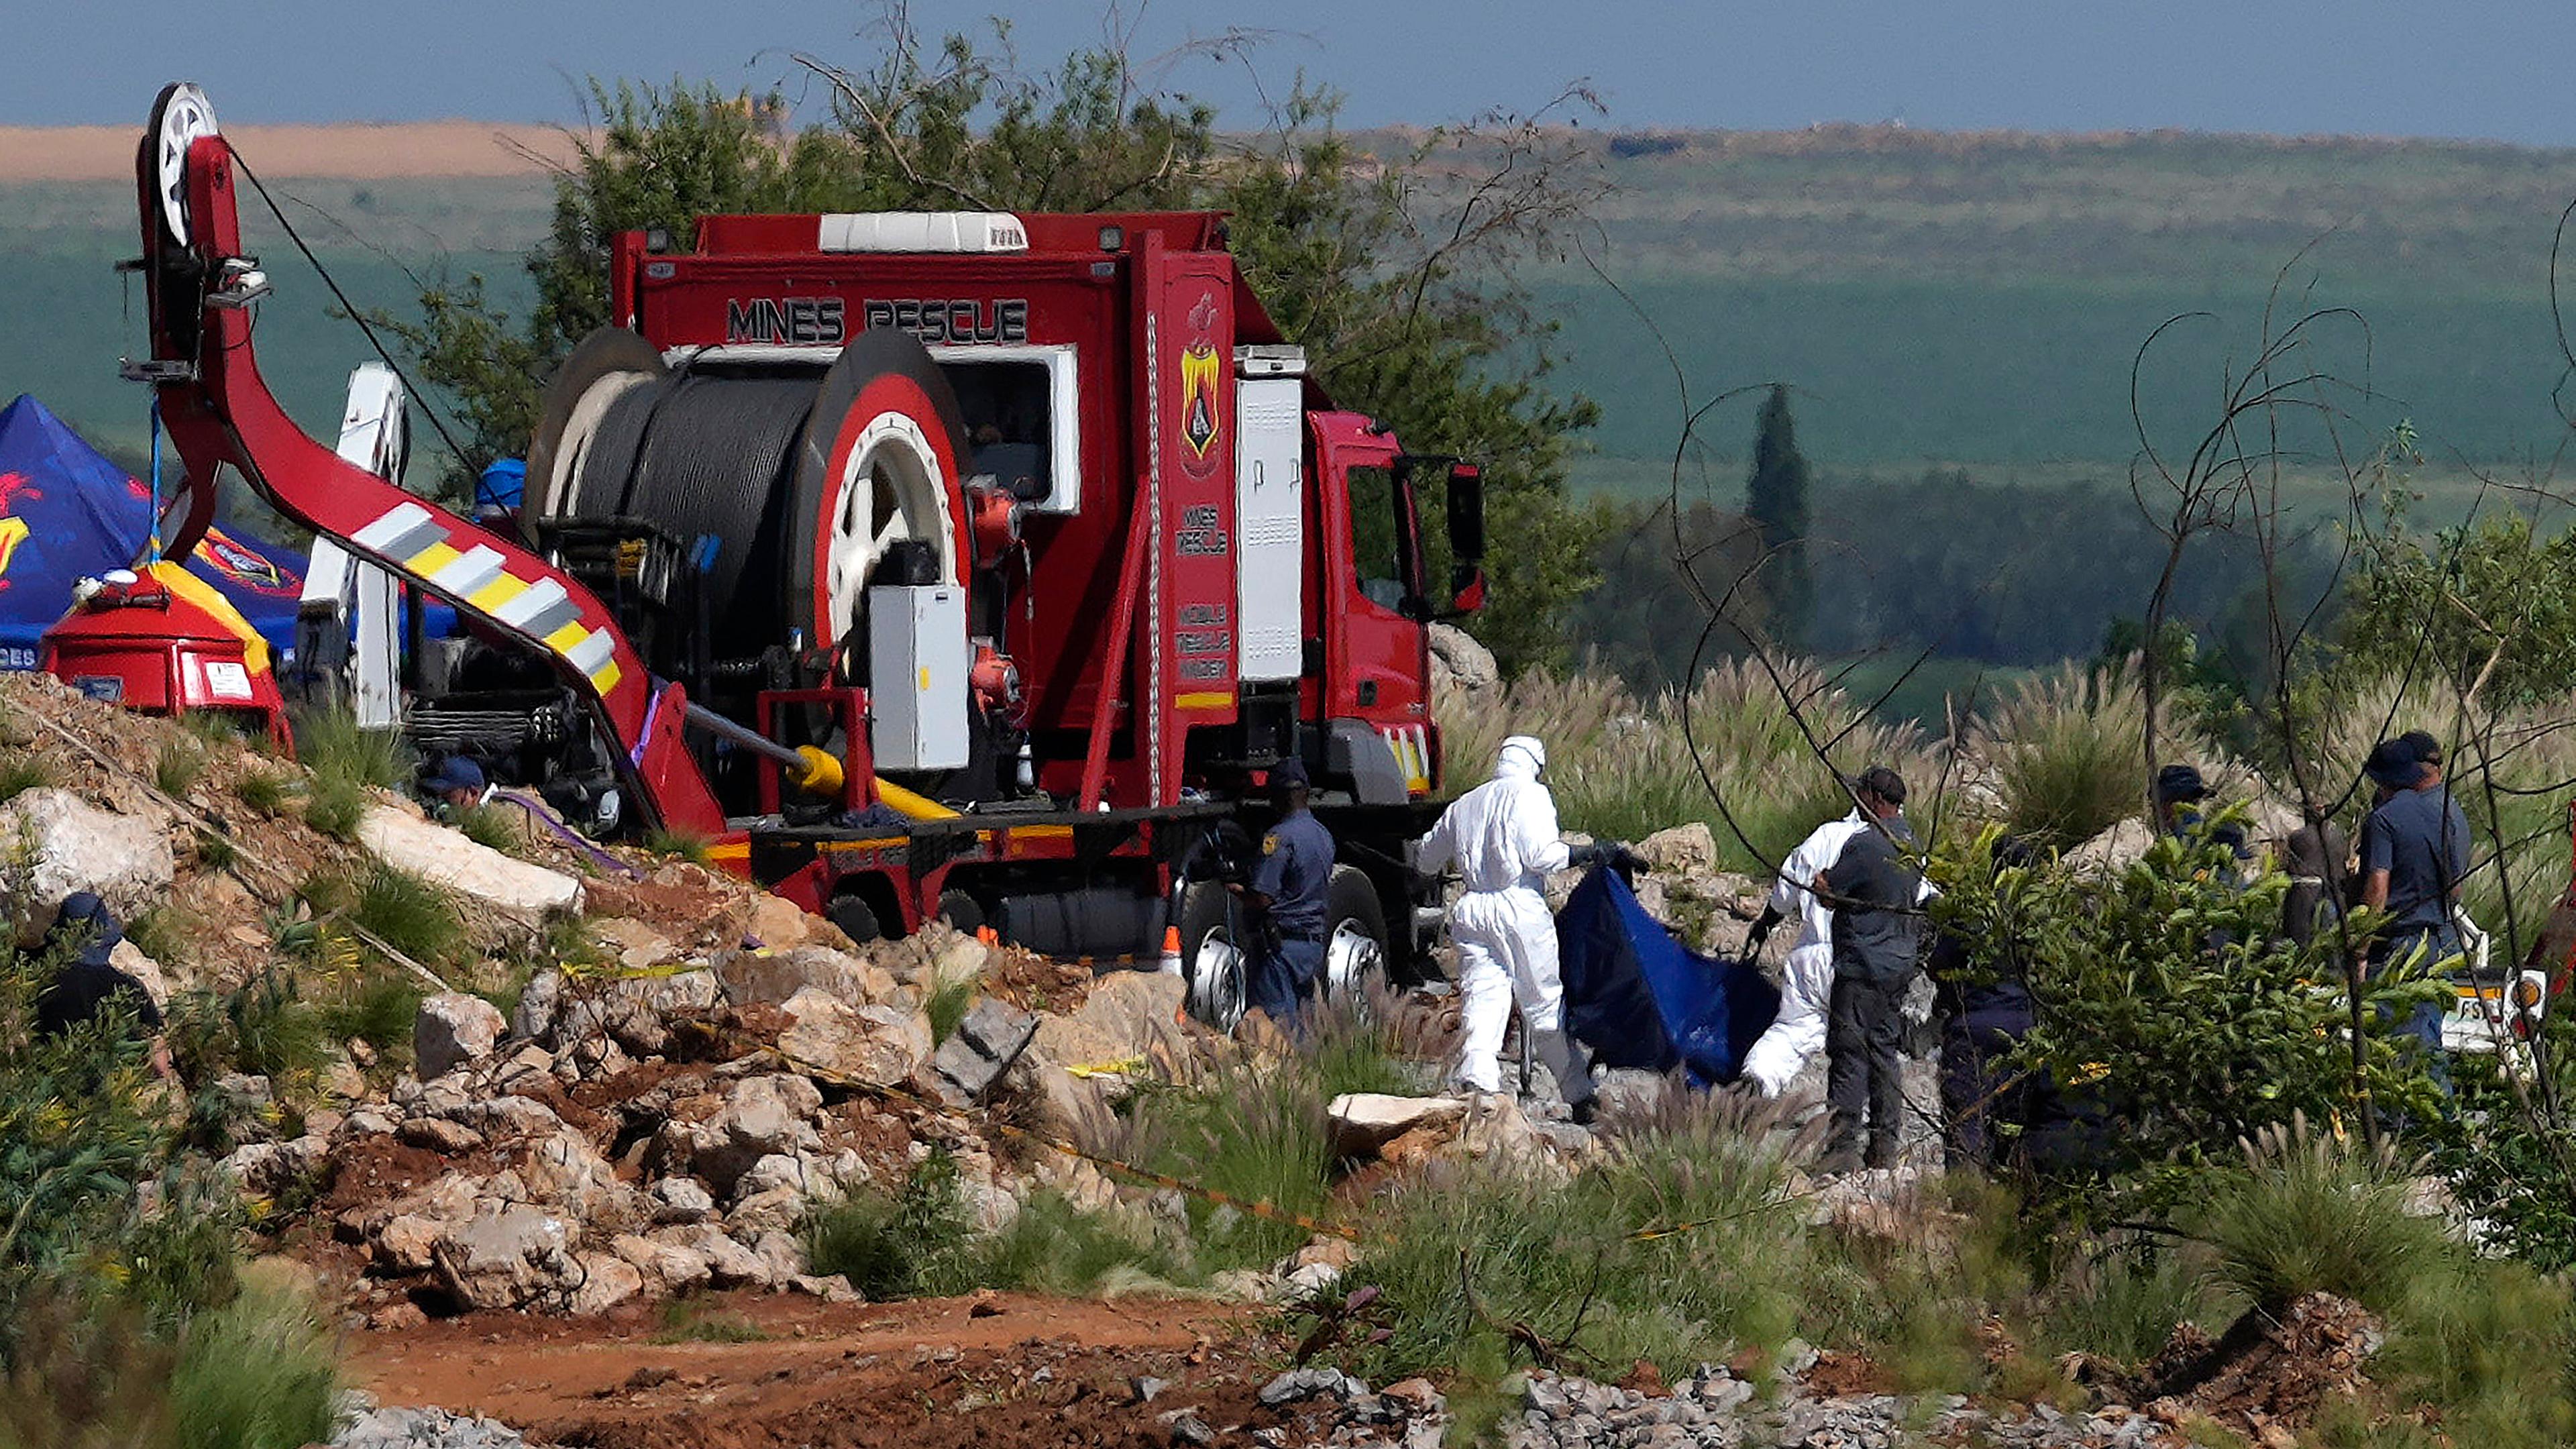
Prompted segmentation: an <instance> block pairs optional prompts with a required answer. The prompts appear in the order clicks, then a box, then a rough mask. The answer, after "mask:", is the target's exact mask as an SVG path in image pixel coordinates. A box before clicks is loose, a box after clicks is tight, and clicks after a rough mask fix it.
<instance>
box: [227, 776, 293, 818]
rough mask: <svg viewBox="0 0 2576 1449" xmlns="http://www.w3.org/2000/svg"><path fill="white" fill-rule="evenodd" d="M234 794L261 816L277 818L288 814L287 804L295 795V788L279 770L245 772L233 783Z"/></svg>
mask: <svg viewBox="0 0 2576 1449" xmlns="http://www.w3.org/2000/svg"><path fill="white" fill-rule="evenodd" d="M233 794H234V795H235V796H236V797H238V798H239V799H240V800H241V802H242V803H243V804H244V805H247V806H249V807H250V808H251V809H253V810H256V811H258V812H259V813H260V814H262V815H269V816H276V815H282V814H284V813H285V812H286V802H287V800H288V799H289V798H290V797H292V795H293V794H294V786H293V785H292V784H291V783H290V782H289V781H288V780H287V777H286V776H285V774H283V773H282V772H280V771H277V770H265V769H253V770H245V771H243V772H242V776H241V778H240V779H238V780H236V781H234V782H233Z"/></svg>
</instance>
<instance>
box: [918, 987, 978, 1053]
mask: <svg viewBox="0 0 2576 1449" xmlns="http://www.w3.org/2000/svg"><path fill="white" fill-rule="evenodd" d="M974 1004H975V978H973V977H971V976H967V977H960V978H958V979H957V980H954V981H942V982H940V983H939V984H938V985H937V986H934V987H932V988H931V991H930V999H929V1000H928V1001H925V1002H923V1003H922V1010H923V1011H925V1012H927V1013H929V1016H930V1039H931V1041H932V1042H934V1043H938V1042H944V1041H946V1040H948V1039H949V1038H950V1037H952V1036H955V1035H956V1034H957V1024H958V1023H959V1022H961V1021H964V1020H965V1019H966V1011H967V1008H969V1007H971V1006H973V1005H974Z"/></svg>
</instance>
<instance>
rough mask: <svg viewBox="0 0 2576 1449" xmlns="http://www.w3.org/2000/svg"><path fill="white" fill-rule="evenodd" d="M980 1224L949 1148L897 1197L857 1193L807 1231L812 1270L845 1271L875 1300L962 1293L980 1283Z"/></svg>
mask: <svg viewBox="0 0 2576 1449" xmlns="http://www.w3.org/2000/svg"><path fill="white" fill-rule="evenodd" d="M973 1239H974V1223H973V1221H972V1220H971V1218H970V1217H969V1216H968V1213H967V1209H966V1196H965V1192H964V1190H963V1187H962V1185H961V1184H960V1182H959V1179H958V1175H957V1159H956V1158H954V1157H952V1156H950V1155H949V1154H948V1152H947V1150H946V1149H944V1148H933V1149H931V1152H930V1155H929V1156H927V1157H925V1158H923V1159H922V1160H921V1161H920V1162H918V1163H916V1164H914V1166H913V1169H912V1171H911V1172H910V1173H909V1174H908V1175H906V1177H905V1178H904V1183H903V1186H902V1188H901V1189H900V1190H898V1191H895V1192H891V1193H888V1192H881V1191H863V1192H856V1193H852V1194H851V1195H849V1196H848V1197H846V1198H843V1199H842V1200H841V1201H839V1202H837V1203H833V1204H832V1205H830V1206H828V1207H825V1208H823V1209H821V1210H820V1211H818V1212H816V1213H815V1214H814V1215H813V1217H812V1219H811V1220H809V1221H808V1223H807V1224H806V1228H805V1255H806V1260H807V1262H808V1263H810V1264H811V1265H812V1271H814V1272H816V1273H819V1274H825V1275H829V1274H833V1273H839V1274H841V1275H843V1276H845V1277H847V1278H848V1279H849V1280H850V1286H852V1287H854V1288H856V1289H858V1290H859V1291H860V1292H861V1293H864V1294H866V1295H867V1296H868V1297H869V1298H870V1299H878V1300H882V1299H888V1298H917V1297H921V1296H924V1295H934V1294H942V1293H955V1292H962V1291H964V1290H965V1289H967V1288H971V1287H973V1286H975V1285H974V1284H973V1283H972V1282H971V1281H970V1280H971V1279H972V1278H973V1276H974V1273H973V1264H974V1257H973V1251H972V1249H973Z"/></svg>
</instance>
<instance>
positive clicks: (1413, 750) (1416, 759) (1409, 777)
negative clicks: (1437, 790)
mask: <svg viewBox="0 0 2576 1449" xmlns="http://www.w3.org/2000/svg"><path fill="white" fill-rule="evenodd" d="M1378 734H1379V736H1380V737H1381V738H1383V739H1384V740H1385V741H1386V747H1387V749H1388V751H1389V752H1390V753H1392V754H1393V755H1394V756H1395V772H1396V773H1397V774H1399V775H1402V776H1403V777H1404V791H1405V793H1406V794H1408V795H1428V794H1430V793H1431V734H1430V731H1429V730H1428V729H1427V728H1425V727H1424V726H1422V725H1395V726H1392V727H1389V726H1385V725H1381V726H1379V727H1378Z"/></svg>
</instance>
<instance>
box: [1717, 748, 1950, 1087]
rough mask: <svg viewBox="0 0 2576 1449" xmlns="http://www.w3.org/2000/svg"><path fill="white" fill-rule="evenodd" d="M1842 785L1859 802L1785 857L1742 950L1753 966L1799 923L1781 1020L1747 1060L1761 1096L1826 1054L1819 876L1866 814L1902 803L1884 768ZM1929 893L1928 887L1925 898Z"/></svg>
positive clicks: (1826, 976) (1825, 912)
mask: <svg viewBox="0 0 2576 1449" xmlns="http://www.w3.org/2000/svg"><path fill="white" fill-rule="evenodd" d="M1873 781H1877V782H1880V783H1881V784H1883V785H1885V786H1886V787H1887V788H1889V789H1892V790H1893V791H1894V793H1895V795H1896V798H1895V799H1894V800H1884V801H1883V800H1880V799H1879V798H1878V793H1877V791H1876V790H1874V789H1873V788H1872V782H1873ZM1847 783H1848V784H1849V786H1850V787H1851V791H1852V794H1853V796H1854V797H1855V798H1856V799H1857V800H1859V802H1860V803H1859V804H1857V805H1854V806H1853V807H1852V812H1851V813H1850V814H1849V815H1846V816H1844V817H1843V818H1842V819H1840V820H1828V821H1826V822H1825V823H1824V824H1822V825H1819V826H1817V827H1816V829H1815V833H1813V834H1811V835H1809V836H1808V837H1807V838H1806V840H1805V841H1803V842H1802V843H1800V845H1799V846H1798V848H1797V849H1796V850H1793V851H1791V852H1789V858H1788V859H1787V860H1785V861H1782V862H1781V863H1780V879H1779V880H1778V881H1776V882H1774V883H1773V885H1772V887H1771V900H1770V903H1769V904H1768V905H1767V906H1766V907H1765V908H1764V909H1763V912H1762V919H1761V920H1759V921H1756V922H1754V923H1753V934H1752V937H1751V938H1750V939H1749V940H1748V941H1746V943H1745V947H1744V954H1745V957H1746V959H1748V960H1750V959H1751V958H1753V957H1755V956H1758V955H1760V954H1761V952H1762V943H1763V942H1764V941H1765V940H1766V939H1768V938H1769V937H1770V934H1771V928H1772V927H1773V926H1776V925H1778V924H1779V923H1780V922H1781V921H1782V920H1784V919H1786V918H1787V917H1789V916H1791V915H1795V916H1796V917H1797V918H1798V936H1797V939H1796V940H1795V941H1793V942H1792V943H1791V944H1790V946H1789V961H1788V965H1787V966H1786V967H1785V968H1784V969H1783V970H1782V971H1781V973H1780V1014H1779V1015H1778V1016H1776V1017H1774V1018H1772V1021H1771V1026H1770V1029H1769V1030H1767V1031H1765V1032H1763V1033H1762V1035H1761V1037H1760V1039H1758V1040H1757V1041H1755V1042H1754V1043H1753V1049H1752V1050H1750V1051H1748V1052H1746V1053H1745V1054H1744V1080H1745V1081H1748V1082H1751V1083H1752V1084H1753V1085H1754V1086H1755V1087H1756V1088H1758V1089H1759V1090H1760V1091H1761V1093H1762V1095H1764V1096H1766V1097H1777V1096H1779V1095H1780V1094H1781V1093H1782V1092H1785V1091H1787V1090H1789V1084H1790V1083H1791V1082H1793V1081H1795V1080H1797V1077H1798V1073H1799V1071H1800V1070H1802V1069H1803V1068H1804V1067H1805V1066H1806V1065H1807V1063H1808V1061H1809V1060H1810V1059H1812V1058H1813V1057H1814V1056H1815V1055H1816V1053H1818V1052H1820V1051H1823V1050H1824V1049H1825V1026H1826V1021H1825V1008H1826V1005H1827V1004H1828V1003H1829V1002H1830V1001H1831V1000H1832V999H1833V994H1834V913H1833V910H1832V908H1831V907H1829V906H1827V905H1826V904H1825V903H1824V902H1823V901H1822V900H1819V899H1818V898H1817V896H1816V892H1815V884H1816V877H1817V876H1818V875H1820V874H1822V873H1823V872H1824V870H1825V868H1826V867H1827V866H1830V865H1832V864H1833V863H1834V861H1835V859H1836V858H1837V857H1839V856H1840V855H1841V854H1842V853H1843V847H1844V846H1846V845H1849V844H1850V843H1851V839H1852V837H1853V836H1855V835H1858V834H1859V833H1861V832H1862V831H1864V830H1867V829H1870V828H1871V827H1870V823H1869V821H1870V814H1871V812H1873V811H1876V810H1877V809H1878V808H1879V807H1880V806H1882V805H1884V806H1887V807H1891V808H1892V807H1895V806H1901V805H1903V804H1904V803H1905V785H1904V782H1903V781H1902V780H1900V779H1898V777H1897V774H1896V772H1895V771H1893V770H1890V769H1887V768H1885V767H1884V766H1880V767H1874V768H1872V769H1871V770H1869V771H1868V772H1867V773H1865V774H1863V775H1860V776H1858V777H1857V778H1854V779H1852V780H1850V781H1848V782H1847ZM1930 894H1931V890H1930V888H1929V887H1928V886H1927V887H1925V888H1924V890H1923V895H1924V896H1926V897H1928V896H1929V895H1930Z"/></svg>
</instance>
